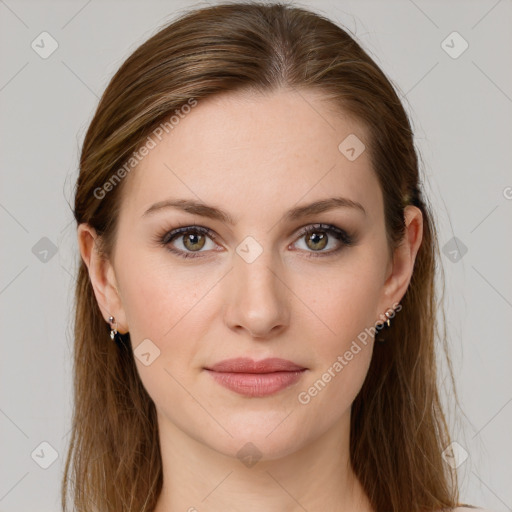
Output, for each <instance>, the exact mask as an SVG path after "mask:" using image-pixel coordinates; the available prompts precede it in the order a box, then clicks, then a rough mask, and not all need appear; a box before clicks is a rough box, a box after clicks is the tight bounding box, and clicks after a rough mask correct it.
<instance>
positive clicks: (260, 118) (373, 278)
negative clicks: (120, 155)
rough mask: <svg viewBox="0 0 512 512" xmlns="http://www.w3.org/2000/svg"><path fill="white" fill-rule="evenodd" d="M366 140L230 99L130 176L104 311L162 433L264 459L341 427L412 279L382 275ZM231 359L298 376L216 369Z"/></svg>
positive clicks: (311, 98) (304, 105)
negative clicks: (110, 297)
mask: <svg viewBox="0 0 512 512" xmlns="http://www.w3.org/2000/svg"><path fill="white" fill-rule="evenodd" d="M347 137H350V138H349V139H347V141H345V139H346V138H347ZM355 137H357V139H356V138H355ZM343 141H345V142H344V143H343V144H342V145H341V149H340V148H339V146H340V143H342V142H343ZM365 141H366V135H365V132H364V130H363V129H362V127H361V126H360V125H359V124H357V123H355V122H353V121H351V120H350V119H349V118H348V117H346V116H342V115H340V114H335V113H334V110H333V109H330V108H329V107H328V103H326V102H325V101H323V100H322V98H321V97H320V96H319V95H317V93H314V92H311V91H309V92H307V91H302V92H300V94H299V93H297V92H292V91H289V90H286V91H285V90H281V91H279V92H274V93H272V94H269V95H268V96H261V95H256V94H254V95H248V94H246V95H241V94H228V95H224V96H216V97H212V98H208V99H206V100H199V101H198V103H197V106H195V107H194V108H192V109H191V112H190V113H189V114H187V115H184V116H183V117H182V118H181V119H180V121H179V124H177V125H175V126H174V128H173V129H172V130H171V131H169V133H168V134H165V132H164V137H162V140H161V142H158V144H156V147H154V148H153V149H151V150H150V151H149V154H148V155H147V156H145V157H144V158H143V160H142V161H141V163H140V164H139V166H138V167H137V168H136V169H135V170H133V171H132V173H131V174H130V175H129V176H128V177H127V178H125V179H126V180H127V181H126V183H125V184H124V185H125V188H124V190H123V202H122V208H121V212H120V218H119V227H118V228H119V229H118V234H117V240H116V247H115V252H114V255H113V258H112V260H111V264H112V270H113V272H112V273H111V274H109V276H111V281H112V282H113V283H114V282H115V286H116V287H117V289H118V291H119V297H120V302H119V305H117V306H114V305H113V304H112V303H111V304H109V307H110V308H111V310H112V314H114V316H116V319H117V320H118V322H119V330H120V331H121V332H125V331H126V330H129V332H130V335H131V340H132V345H133V347H134V349H135V353H136V355H137V357H136V358H135V360H136V364H137V369H138V372H139V374H140V377H141V379H142V382H143V384H144V386H145V388H146V389H147V391H148V393H149V395H150V396H151V398H152V399H153V401H154V402H155V405H156V408H157V411H158V418H159V426H160V430H161V432H162V433H163V434H164V435H166V433H169V434H170V433H171V432H174V433H175V434H177V435H180V436H183V435H185V436H187V437H188V438H191V439H194V440H196V441H198V442H199V443H201V444H203V445H206V446H208V447H210V448H213V449H214V450H216V451H218V452H221V453H224V454H227V455H232V456H233V455H235V454H236V453H238V451H239V450H240V449H241V448H242V447H243V446H244V445H246V443H252V445H254V447H256V448H254V447H252V445H250V446H251V448H247V447H246V448H245V449H246V450H255V451H256V450H257V451H258V452H261V453H262V454H263V456H265V457H267V458H269V459H273V458H277V457H281V456H284V455H286V454H289V453H292V452H294V451H297V450H299V449H300V448H301V447H304V446H306V445H307V444H310V443H313V442H314V441H315V440H317V439H319V438H320V436H322V435H323V434H325V433H327V432H328V431H332V429H334V428H340V429H341V428H344V427H346V426H347V425H348V421H349V417H350V406H351V404H352V402H353V400H354V398H355V397H356V395H357V393H358V391H359V390H360V388H361V386H362V384H363V381H364V379H365V376H366V374H367V371H368V367H369V363H370V359H371V357H372V349H373V338H372V336H371V335H369V334H368V332H370V333H371V331H368V329H369V328H371V327H373V326H374V325H375V323H376V322H377V321H378V320H379V319H381V315H382V314H383V313H384V312H385V311H386V310H388V309H389V308H391V307H392V305H393V304H395V305H396V303H398V302H399V301H400V299H401V298H402V296H403V294H404V293H405V289H406V287H407V284H408V279H409V277H410V272H411V269H412V266H411V265H407V264H406V265H402V266H401V267H400V269H399V270H398V272H399V273H397V274H393V267H392V265H391V259H390V257H389V252H388V246H387V243H386V237H385V228H384V212H383V198H382V194H381V190H380V187H379V185H378V181H377V178H376V176H375V174H374V172H373V171H372V168H371V163H370V158H369V154H368V151H365V150H364V147H363V146H362V145H361V143H365ZM351 148H353V151H352V149H351ZM359 153H360V154H359ZM333 198H336V199H337V201H338V203H337V204H335V203H334V201H333V202H331V201H332V199H333ZM104 200H108V195H107V197H106V198H105V199H104ZM166 201H172V202H178V201H183V202H184V203H183V204H185V201H186V205H187V208H188V205H192V203H194V204H199V203H200V204H201V205H205V206H204V207H199V206H195V207H194V208H193V211H191V210H190V209H189V211H186V208H180V207H178V206H174V207H172V206H167V207H166V206H165V202H166ZM319 201H320V202H323V201H327V203H326V205H325V207H322V206H318V207H313V208H311V209H310V211H308V210H307V209H306V210H303V208H304V207H306V206H308V205H311V204H314V203H317V202H319ZM343 201H344V202H345V205H343V204H344V203H343ZM350 202H352V204H357V206H353V205H351V203H350ZM155 205H156V206H155ZM217 210H222V211H223V212H225V215H226V216H229V220H228V219H226V218H221V215H220V214H218V213H215V215H213V213H212V212H216V211H217ZM231 222H232V223H231ZM318 224H322V226H318ZM189 226H199V227H200V230H199V231H194V230H193V229H192V228H189V230H188V231H187V232H181V233H178V234H176V235H175V236H174V237H172V234H171V232H172V231H173V230H176V229H177V228H183V227H189ZM308 227H310V228H311V232H310V234H307V233H306V234H304V233H303V230H304V228H308ZM331 227H332V231H330V229H331ZM206 230H207V231H206ZM338 230H339V231H338ZM339 233H341V235H339ZM185 256H189V257H187V258H185ZM397 314H399V313H397ZM365 329H366V331H365ZM365 333H366V335H365ZM363 340H364V341H363ZM141 343H143V344H142V345H140V344H141ZM139 345H140V346H139ZM137 347H139V348H137ZM357 347H358V348H359V349H358V348H357ZM232 358H248V359H251V360H254V361H261V360H263V359H267V358H279V359H284V360H287V361H289V362H292V363H293V364H294V365H296V367H297V368H300V369H302V370H300V371H299V370H297V368H295V371H293V370H294V368H293V367H286V366H285V367H278V366H272V365H270V366H268V365H267V366H262V367H258V366H255V367H253V368H252V371H256V372H259V373H261V372H271V371H274V373H273V374H270V373H267V374H266V375H262V374H260V375H254V374H253V375H249V374H248V372H249V371H251V370H247V368H244V367H243V366H238V367H236V365H235V368H233V367H230V366H229V364H228V365H227V366H226V367H225V368H224V370H226V371H225V372H221V371H218V372H214V371H211V368H212V367H213V366H214V365H216V364H218V363H220V362H221V361H225V360H228V359H232ZM336 363H338V364H336ZM209 369H210V370H209ZM221 369H222V368H221ZM229 370H231V371H229ZM276 370H285V371H279V372H276ZM237 372H238V374H237ZM240 372H241V373H240ZM315 383H316V384H315ZM248 446H249V445H248Z"/></svg>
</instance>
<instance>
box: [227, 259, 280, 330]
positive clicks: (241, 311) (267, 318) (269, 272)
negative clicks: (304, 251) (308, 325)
mask: <svg viewBox="0 0 512 512" xmlns="http://www.w3.org/2000/svg"><path fill="white" fill-rule="evenodd" d="M233 266H234V268H233V270H232V271H231V272H230V273H229V274H230V275H229V286H228V287H227V293H228V294H229V296H228V297H226V301H225V303H227V304H228V306H227V308H226V310H225V322H226V324H227V325H228V327H229V328H230V329H232V330H235V331H246V332H247V333H248V334H249V335H250V336H251V337H253V338H258V339H260V340H261V339H270V338H273V337H275V336H276V335H277V334H279V333H282V331H283V330H285V329H286V327H287V326H288V323H289V316H290V308H289V306H290V304H289V301H290V290H289V288H288V287H287V285H286V283H285V282H284V279H283V275H282V274H283V272H282V267H281V265H280V264H279V261H278V260H277V258H273V256H272V254H270V251H268V254H267V252H266V251H263V253H262V254H260V255H259V256H258V258H257V259H256V260H255V261H252V262H251V263H248V262H247V261H245V260H244V259H243V258H242V257H240V256H239V255H238V254H234V258H233Z"/></svg>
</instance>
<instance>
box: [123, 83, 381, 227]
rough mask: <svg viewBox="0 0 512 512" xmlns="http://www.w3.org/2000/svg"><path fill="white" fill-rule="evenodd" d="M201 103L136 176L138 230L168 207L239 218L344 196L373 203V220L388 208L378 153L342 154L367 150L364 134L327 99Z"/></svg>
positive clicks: (283, 96)
mask: <svg viewBox="0 0 512 512" xmlns="http://www.w3.org/2000/svg"><path fill="white" fill-rule="evenodd" d="M197 101H198V103H197V105H196V106H195V107H193V108H191V109H190V111H189V113H188V114H182V115H181V116H180V118H179V122H178V123H176V124H175V125H174V127H173V128H172V129H171V130H169V133H164V135H163V137H162V140H161V141H158V140H157V141H156V142H157V143H156V145H155V147H154V148H153V149H151V150H150V151H149V154H147V156H145V157H144V158H143V159H142V161H141V162H140V163H139V164H138V166H137V167H136V168H135V169H134V170H133V171H132V172H131V173H130V175H129V177H128V179H127V183H125V188H124V190H123V206H122V210H126V212H127V214H128V215H132V214H133V215H134V219H133V220H135V216H137V217H140V216H141V215H142V214H143V213H144V211H145V210H146V209H147V208H148V207H149V206H151V204H153V203H155V202H158V201H161V200H165V199H167V198H168V197H173V198H175V197H177V198H186V199H194V200H200V201H203V202H205V203H208V204H212V203H213V204H216V205H219V206H226V205H230V206H233V211H234V212H235V214H236V217H243V216H244V215H245V214H247V215H248V216H251V215H259V216H262V215H263V214H264V212H266V211H268V212H270V210H272V211H273V210H274V209H275V212H274V214H275V213H277V212H278V210H279V211H282V210H284V209H287V208H289V207H291V206H294V205H296V204H300V203H302V202H310V201H314V200H317V199H323V198H325V197H330V196H332V195H336V194H337V195H343V196H345V197H348V198H350V199H352V200H354V201H358V202H365V203H366V204H367V205H368V208H367V210H371V209H372V205H373V206H374V207H375V206H378V205H379V202H380V198H379V195H380V190H379V188H378V184H377V180H376V177H375V176H374V173H373V170H372V168H371V162H370V157H369V154H368V151H364V152H363V153H362V154H361V155H360V156H359V157H358V158H357V159H355V160H353V161H350V160H349V159H347V157H346V156H345V155H344V154H343V153H342V152H340V149H339V147H338V146H339V145H340V143H341V142H342V141H344V140H345V139H346V138H347V137H348V136H351V135H352V136H353V135H355V136H357V137H358V139H360V140H361V141H363V142H364V141H367V135H366V130H365V129H364V126H362V125H361V124H360V123H358V122H357V121H355V120H354V119H352V118H350V117H349V116H347V115H345V114H343V112H341V111H340V110H339V109H336V108H334V105H333V104H332V103H328V102H327V101H326V100H325V98H324V97H322V96H321V95H320V94H319V93H317V92H314V91H309V90H308V91H295V90H280V91H275V92H272V93H268V94H265V95H262V94H257V93H228V94H223V95H217V96H213V97H209V98H206V99H199V100H197ZM333 192H335V193H336V194H334V193H333ZM301 198H303V199H301ZM230 211H231V210H230ZM370 213H371V211H370Z"/></svg>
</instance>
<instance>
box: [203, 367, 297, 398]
mask: <svg viewBox="0 0 512 512" xmlns="http://www.w3.org/2000/svg"><path fill="white" fill-rule="evenodd" d="M204 370H205V371H206V372H207V373H208V374H209V375H211V377H212V378H213V379H214V380H215V382H217V383H218V384H220V385H221V386H224V387H225V388H227V389H230V390H231V391H234V392H235V393H238V394H240V395H245V396H248V397H264V396H269V395H272V394H275V393H277V392H279V391H281V390H283V389H286V388H288V387H289V386H291V385H293V384H295V383H297V382H298V381H299V380H300V379H301V377H302V375H303V374H304V373H305V372H306V371H307V368H304V367H303V366H301V365H298V364H296V363H294V362H292V361H288V360H286V359H279V358H271V359H263V360H261V361H254V360H252V359H249V358H236V359H227V360H225V361H221V362H219V363H216V364H215V365H213V366H211V367H207V368H204Z"/></svg>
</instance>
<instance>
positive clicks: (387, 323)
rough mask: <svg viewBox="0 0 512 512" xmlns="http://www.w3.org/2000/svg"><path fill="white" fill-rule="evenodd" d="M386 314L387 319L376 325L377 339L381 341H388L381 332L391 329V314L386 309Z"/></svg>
mask: <svg viewBox="0 0 512 512" xmlns="http://www.w3.org/2000/svg"><path fill="white" fill-rule="evenodd" d="M385 315H386V320H385V321H384V322H383V323H381V324H377V325H375V339H376V341H378V342H379V343H384V342H385V341H386V339H385V338H383V337H382V335H381V332H382V331H383V330H384V329H389V327H391V320H390V319H389V316H390V315H389V313H388V312H387V311H386V313H385Z"/></svg>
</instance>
